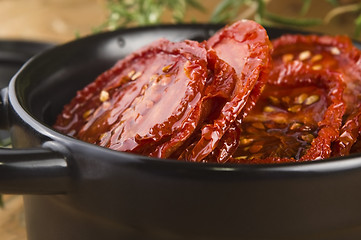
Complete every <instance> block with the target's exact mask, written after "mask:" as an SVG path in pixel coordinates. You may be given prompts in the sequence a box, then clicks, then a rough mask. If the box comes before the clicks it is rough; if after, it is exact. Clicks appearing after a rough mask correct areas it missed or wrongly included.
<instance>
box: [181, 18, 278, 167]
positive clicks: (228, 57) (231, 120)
mask: <svg viewBox="0 0 361 240" xmlns="http://www.w3.org/2000/svg"><path fill="white" fill-rule="evenodd" d="M206 45H207V48H208V49H209V51H214V52H215V54H216V55H217V56H218V58H219V60H218V63H220V62H222V63H221V64H218V65H217V64H215V65H214V69H213V72H214V74H215V75H216V76H217V78H219V77H220V76H222V75H224V73H225V71H224V70H222V68H224V67H221V68H220V65H222V64H223V65H224V64H227V65H229V66H230V67H231V68H233V70H234V72H235V74H234V76H233V77H232V78H233V79H234V80H233V81H235V87H234V89H233V91H232V92H231V94H230V97H229V99H227V102H226V103H225V104H224V106H223V107H222V108H221V110H220V112H219V115H218V116H217V117H216V118H214V119H211V121H208V122H209V123H208V124H206V125H204V126H202V128H201V132H202V133H201V136H200V139H199V141H198V142H197V143H195V144H193V145H192V149H188V150H187V153H186V154H183V155H182V156H181V158H185V159H186V160H187V161H195V162H200V161H207V162H211V161H212V162H224V161H226V160H227V159H228V158H229V157H230V156H231V154H232V150H233V149H235V147H236V145H237V141H238V135H237V134H235V133H236V132H237V130H235V128H237V125H236V121H240V120H241V119H242V118H243V117H244V116H245V115H246V113H247V112H248V111H249V110H250V109H251V108H252V106H253V105H254V102H255V101H256V100H257V97H258V96H259V93H260V91H261V89H262V87H263V86H264V84H265V82H266V79H267V76H268V73H269V71H270V68H271V55H270V54H271V44H270V41H269V39H268V35H267V32H266V30H265V29H264V28H263V27H262V26H260V25H259V24H257V23H255V22H252V21H246V20H244V21H239V22H236V23H234V24H232V25H230V26H227V27H225V28H223V29H221V30H220V31H219V32H217V33H216V34H215V35H214V36H212V37H211V38H210V39H209V40H208V41H207V43H206ZM221 78H222V81H224V80H223V79H227V77H226V76H222V77H221ZM226 81H228V80H226ZM210 87H212V88H217V86H216V85H215V84H213V85H211V86H210ZM210 92H216V90H212V91H210ZM209 97H217V94H216V95H214V94H213V96H209ZM230 129H232V130H230ZM231 131H232V133H231ZM238 132H239V131H238ZM226 142H227V143H228V144H231V142H232V144H231V145H232V146H229V147H227V151H224V149H223V150H221V149H222V148H224V147H225V146H226ZM217 148H219V149H218V150H216V149H217ZM215 151H216V152H218V153H219V154H218V155H217V154H215Z"/></svg>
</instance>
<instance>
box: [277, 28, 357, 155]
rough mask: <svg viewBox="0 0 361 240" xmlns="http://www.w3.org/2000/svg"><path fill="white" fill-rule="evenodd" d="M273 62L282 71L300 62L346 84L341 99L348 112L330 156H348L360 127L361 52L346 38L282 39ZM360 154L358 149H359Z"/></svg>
mask: <svg viewBox="0 0 361 240" xmlns="http://www.w3.org/2000/svg"><path fill="white" fill-rule="evenodd" d="M273 45H274V48H275V51H274V54H273V58H274V61H275V64H276V65H277V66H279V69H278V70H279V71H282V66H283V64H286V63H287V62H293V61H299V62H302V63H304V64H307V65H308V66H310V67H311V68H313V69H316V70H317V69H329V70H331V71H335V72H339V73H341V74H342V77H343V81H344V82H345V84H346V87H345V90H344V94H343V98H344V100H345V102H346V105H347V109H346V113H345V115H344V117H343V126H342V129H341V131H340V137H339V139H338V140H336V142H334V143H333V146H332V149H333V153H332V155H333V156H344V155H347V154H349V152H350V149H351V147H352V146H353V144H354V143H355V142H356V141H357V139H358V137H359V131H360V126H361V118H360V115H361V109H360V108H361V98H360V95H361V52H360V50H358V49H357V48H356V47H355V46H354V45H353V43H352V41H351V40H350V39H349V38H348V37H346V36H336V37H331V36H321V37H320V36H315V35H311V36H305V35H284V36H282V37H281V38H279V39H277V40H274V41H273ZM354 151H357V148H354ZM360 152H361V149H360Z"/></svg>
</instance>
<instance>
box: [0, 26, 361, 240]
mask: <svg viewBox="0 0 361 240" xmlns="http://www.w3.org/2000/svg"><path fill="white" fill-rule="evenodd" d="M219 27H220V26H218V25H178V26H174V25H172V26H155V27H150V28H136V29H128V30H122V31H116V32H111V33H104V34H100V35H94V36H91V37H87V38H84V39H80V40H76V41H74V42H71V43H68V44H65V45H62V46H59V47H55V48H52V49H50V50H48V51H46V52H44V53H43V54H41V55H39V56H37V57H35V58H33V59H32V60H30V61H29V62H28V63H27V64H26V65H25V66H24V67H23V68H22V69H21V70H20V71H19V72H18V73H17V74H16V75H15V76H14V77H13V79H12V80H11V82H10V85H9V87H8V88H6V89H3V90H2V103H1V116H2V117H1V126H2V127H5V126H8V127H9V128H10V130H11V136H12V142H13V146H14V148H15V149H11V150H9V149H2V150H1V151H0V154H1V155H0V158H1V162H0V192H2V193H13V194H24V195H25V197H24V202H25V212H26V224H27V231H28V239H29V240H64V239H66V240H99V239H104V240H119V239H124V240H133V239H140V240H181V239H182V240H183V239H184V240H231V239H232V240H233V239H234V240H242V239H244V240H252V239H262V240H269V239H272V240H276V239H277V240H281V239H287V240H292V239H302V240H304V239H307V240H316V239H317V240H322V239H327V240H330V239H335V240H340V239H355V240H356V239H357V240H359V239H361V204H360V203H361V191H360V186H361V158H360V156H355V155H354V156H350V157H347V158H342V159H328V160H323V161H315V162H308V163H293V164H282V165H269V166H261V165H260V166H247V165H230V164H225V165H217V164H204V163H189V162H181V161H176V160H164V159H155V158H148V157H144V156H139V155H134V154H128V153H122V152H116V151H113V150H110V149H105V148H102V147H99V146H95V145H91V144H88V143H85V142H82V141H79V140H76V139H73V138H71V137H68V136H65V135H62V134H60V133H58V132H56V131H54V130H53V129H52V128H51V126H52V124H53V123H54V120H55V118H56V116H57V114H58V113H59V112H60V111H61V109H62V107H63V105H64V104H66V103H67V102H69V100H70V99H71V98H72V97H73V96H74V95H75V92H76V90H78V89H81V88H82V87H83V86H85V85H86V84H87V83H89V82H90V81H93V80H94V79H95V77H96V76H97V75H98V74H100V73H101V72H103V71H104V70H105V69H107V68H109V67H111V66H112V65H113V64H114V63H115V62H116V61H117V60H118V59H120V58H122V57H124V56H125V55H127V54H129V53H131V52H132V51H134V50H136V49H138V48H139V47H140V46H142V45H144V44H147V43H149V42H151V41H153V40H156V39H158V38H160V37H167V38H168V39H170V40H173V41H177V40H182V39H196V40H203V39H207V38H208V37H209V36H210V35H212V34H213V33H214V31H215V30H216V29H218V28H219ZM285 32H286V31H285V30H278V29H269V35H270V36H271V38H272V37H276V36H279V35H281V34H283V33H285Z"/></svg>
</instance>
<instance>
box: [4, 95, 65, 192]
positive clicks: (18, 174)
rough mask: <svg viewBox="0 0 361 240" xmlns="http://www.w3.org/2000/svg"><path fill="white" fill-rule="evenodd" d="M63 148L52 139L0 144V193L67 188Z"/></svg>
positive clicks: (53, 190)
mask: <svg viewBox="0 0 361 240" xmlns="http://www.w3.org/2000/svg"><path fill="white" fill-rule="evenodd" d="M7 92H8V89H7V88H4V89H2V90H1V91H0V129H7V128H8V116H7V114H8V111H7V107H8V98H7V96H8V94H7ZM66 153H67V151H66V150H65V149H64V147H62V146H59V144H57V143H55V142H45V143H44V144H43V147H41V148H32V149H12V148H1V147H0V194H2V193H4V194H62V193H66V192H68V191H69V186H70V184H69V182H70V168H69V166H68V158H67V157H66Z"/></svg>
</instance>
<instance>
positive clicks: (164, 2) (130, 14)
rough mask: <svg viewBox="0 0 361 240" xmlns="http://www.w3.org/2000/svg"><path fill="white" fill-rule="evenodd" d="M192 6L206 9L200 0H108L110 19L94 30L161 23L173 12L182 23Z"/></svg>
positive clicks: (175, 20)
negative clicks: (166, 15) (165, 16)
mask: <svg viewBox="0 0 361 240" xmlns="http://www.w3.org/2000/svg"><path fill="white" fill-rule="evenodd" d="M190 8H193V9H196V10H198V11H201V12H204V11H205V8H204V7H203V5H202V4H201V3H200V2H199V1H198V0H108V10H109V15H108V19H107V20H106V22H105V23H103V24H102V25H101V26H99V27H97V28H95V29H94V30H95V31H96V32H97V31H102V30H115V29H117V28H123V27H129V26H135V25H137V26H145V25H154V24H159V23H161V22H162V17H163V16H164V15H165V14H166V13H171V16H172V20H173V22H175V23H180V22H182V21H183V20H184V17H185V13H186V11H187V10H188V9H190Z"/></svg>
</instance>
